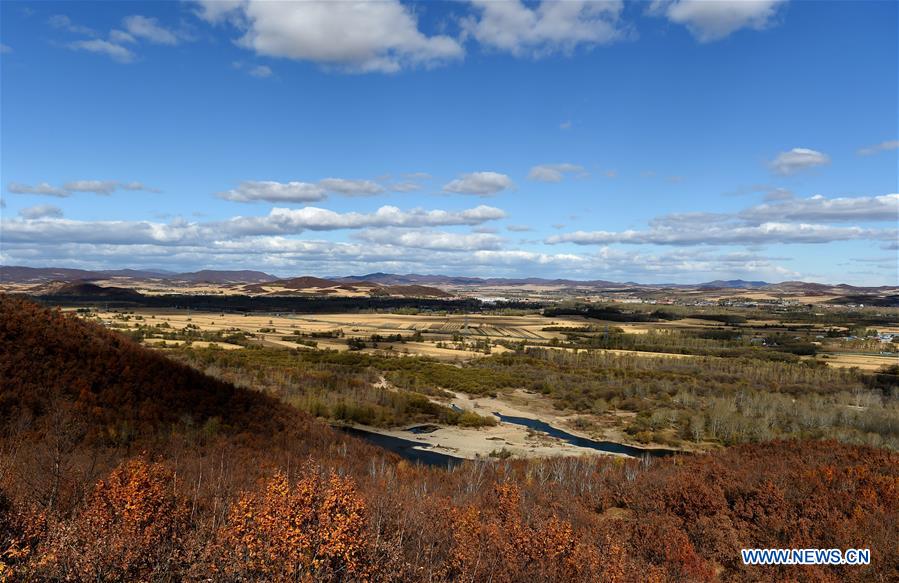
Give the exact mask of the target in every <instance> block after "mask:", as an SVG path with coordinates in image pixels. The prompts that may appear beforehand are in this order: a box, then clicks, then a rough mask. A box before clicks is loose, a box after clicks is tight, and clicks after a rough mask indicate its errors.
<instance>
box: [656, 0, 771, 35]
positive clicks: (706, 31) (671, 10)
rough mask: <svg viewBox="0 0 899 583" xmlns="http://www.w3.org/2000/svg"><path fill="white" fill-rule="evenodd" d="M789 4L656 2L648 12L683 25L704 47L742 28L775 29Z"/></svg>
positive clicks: (715, 0)
mask: <svg viewBox="0 0 899 583" xmlns="http://www.w3.org/2000/svg"><path fill="white" fill-rule="evenodd" d="M784 4H786V0H653V2H652V3H651V4H650V5H649V7H648V8H647V12H648V13H649V14H651V15H653V16H661V17H664V18H667V19H668V20H669V21H670V22H673V23H676V24H682V25H684V26H686V27H687V30H689V31H690V33H691V34H692V35H693V36H694V37H695V38H696V40H698V41H699V42H701V43H707V42H713V41H717V40H721V39H723V38H725V37H727V36H729V35H730V34H731V33H733V32H735V31H737V30H740V29H741V28H749V29H752V30H763V29H765V28H768V27H769V26H772V25H773V24H774V23H775V22H776V20H777V15H778V11H779V9H780V7H781V6H782V5H784Z"/></svg>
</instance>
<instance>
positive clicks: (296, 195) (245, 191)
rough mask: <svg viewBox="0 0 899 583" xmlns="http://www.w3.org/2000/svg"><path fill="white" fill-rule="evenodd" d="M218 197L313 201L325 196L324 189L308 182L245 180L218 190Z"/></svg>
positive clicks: (269, 200) (237, 200)
mask: <svg viewBox="0 0 899 583" xmlns="http://www.w3.org/2000/svg"><path fill="white" fill-rule="evenodd" d="M216 196H218V197H219V198H223V199H225V200H232V201H235V202H258V201H264V202H315V201H319V200H323V199H324V198H325V197H326V193H325V189H324V188H322V187H321V186H318V185H317V184H310V183H308V182H275V181H272V180H259V181H256V180H247V181H244V182H241V183H240V186H238V187H237V188H233V189H231V190H227V191H225V192H219V193H217V194H216Z"/></svg>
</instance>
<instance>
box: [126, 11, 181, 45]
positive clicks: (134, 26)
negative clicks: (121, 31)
mask: <svg viewBox="0 0 899 583" xmlns="http://www.w3.org/2000/svg"><path fill="white" fill-rule="evenodd" d="M122 24H123V25H124V26H125V30H127V31H128V33H129V34H130V35H131V36H133V37H137V38H142V39H144V40H147V41H150V42H151V43H155V44H160V45H176V44H178V41H179V39H178V36H177V35H176V34H175V33H174V32H172V31H170V30H169V29H167V28H165V27H163V26H161V25H160V24H159V21H157V20H156V19H155V18H150V17H147V16H141V15H140V14H134V15H132V16H126V17H125V18H124V19H123V20H122Z"/></svg>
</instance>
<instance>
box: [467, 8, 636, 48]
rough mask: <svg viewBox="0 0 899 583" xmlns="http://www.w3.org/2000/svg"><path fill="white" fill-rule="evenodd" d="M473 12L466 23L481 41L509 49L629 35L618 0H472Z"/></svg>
mask: <svg viewBox="0 0 899 583" xmlns="http://www.w3.org/2000/svg"><path fill="white" fill-rule="evenodd" d="M473 4H474V6H475V8H476V9H477V10H478V11H479V15H478V17H477V18H470V19H468V20H467V21H465V23H464V28H465V30H466V32H467V33H468V34H470V35H471V36H473V37H474V38H475V39H477V40H478V42H480V43H481V44H483V45H485V46H488V47H492V48H494V49H496V50H500V51H505V52H509V53H512V54H513V55H531V56H535V57H540V56H543V55H547V54H551V53H554V52H564V53H570V52H572V51H573V50H574V49H575V48H577V47H578V46H587V47H590V46H595V45H600V44H609V43H612V42H615V41H618V40H621V39H623V38H626V37H627V31H626V29H625V28H624V27H622V26H621V24H620V22H619V17H620V15H621V12H622V10H623V8H624V4H623V2H621V1H620V0H596V1H583V0H569V1H567V2H555V1H550V0H543V1H542V2H540V4H539V5H537V6H535V7H533V8H530V7H528V6H526V5H525V4H524V3H523V2H521V1H520V0H508V1H504V2H494V1H492V0H474V1H473Z"/></svg>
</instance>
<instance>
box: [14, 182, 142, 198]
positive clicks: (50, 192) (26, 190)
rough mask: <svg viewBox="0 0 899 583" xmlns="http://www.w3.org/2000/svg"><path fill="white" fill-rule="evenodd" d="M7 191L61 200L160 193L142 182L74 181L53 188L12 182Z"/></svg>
mask: <svg viewBox="0 0 899 583" xmlns="http://www.w3.org/2000/svg"><path fill="white" fill-rule="evenodd" d="M6 190H8V191H9V192H13V193H16V194H40V195H45V196H57V197H60V198H63V197H66V196H71V195H72V194H73V193H76V192H93V193H95V194H105V195H109V194H112V193H113V192H115V191H117V190H131V191H145V192H159V190H158V189H156V188H151V187H149V186H145V185H144V184H143V183H142V182H121V181H118V180H73V181H70V182H66V183H65V184H63V185H62V186H52V185H50V184H48V183H46V182H40V183H38V184H35V185H34V186H30V185H28V184H21V183H19V182H10V183H9V185H8V186H7V187H6Z"/></svg>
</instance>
